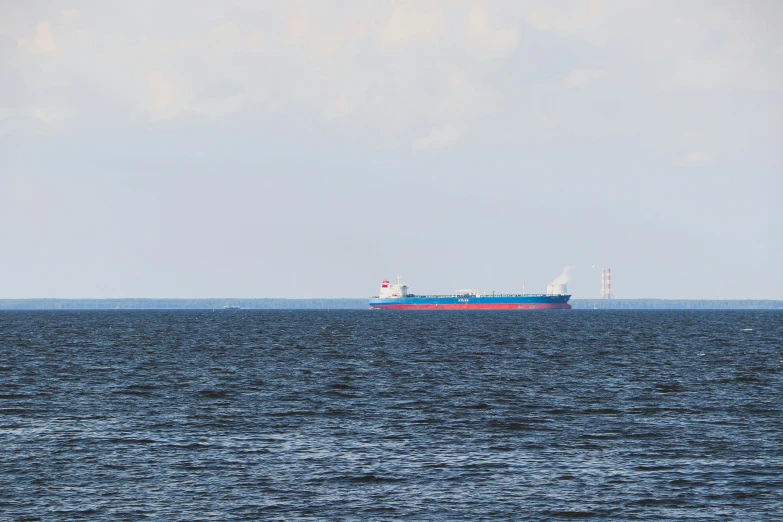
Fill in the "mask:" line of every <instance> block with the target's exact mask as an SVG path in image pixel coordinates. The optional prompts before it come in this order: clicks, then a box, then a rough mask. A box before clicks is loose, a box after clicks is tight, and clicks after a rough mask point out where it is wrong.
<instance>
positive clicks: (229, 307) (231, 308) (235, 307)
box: [223, 305, 242, 310]
mask: <svg viewBox="0 0 783 522" xmlns="http://www.w3.org/2000/svg"><path fill="white" fill-rule="evenodd" d="M241 309H242V307H241V306H233V305H226V306H224V307H223V310H241Z"/></svg>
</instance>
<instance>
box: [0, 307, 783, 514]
mask: <svg viewBox="0 0 783 522" xmlns="http://www.w3.org/2000/svg"><path fill="white" fill-rule="evenodd" d="M572 519H586V520H656V521H658V520H704V521H707V520H709V521H712V520H742V521H750V520H783V311H774V310H773V311H747V310H746V311H671V310H667V311H630V310H629V311H607V310H595V311H593V310H570V311H538V312H537V311H525V312H501V311H493V312H486V311H485V312H481V311H478V312H446V311H433V312H410V311H408V312H406V311H399V312H397V311H350V310H340V311H334V310H331V311H327V310H322V311H266V310H218V311H211V310H204V311H122V310H115V311H78V312H75V311H35V312H29V311H26V312H14V311H4V312H0V520H19V521H22V520H26V521H34V520H42V521H43V520H46V521H61V520H166V521H168V520H183V521H198V520H284V521H289V520H362V521H364V520H471V521H475V520H572Z"/></svg>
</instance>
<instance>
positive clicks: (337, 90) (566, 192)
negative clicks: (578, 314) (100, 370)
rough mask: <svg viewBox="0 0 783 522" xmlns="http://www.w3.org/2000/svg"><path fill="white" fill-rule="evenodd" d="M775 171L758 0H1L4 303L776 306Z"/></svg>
mask: <svg viewBox="0 0 783 522" xmlns="http://www.w3.org/2000/svg"><path fill="white" fill-rule="evenodd" d="M782 177H783V3H781V2H779V1H776V0H771V1H721V0H715V1H699V0H693V1H689V2H681V1H636V0H623V1H617V2H610V1H600V0H585V1H578V2H576V1H568V0H558V1H555V2H552V1H541V2H528V1H524V0H512V1H506V0H495V1H491V2H490V1H487V2H482V1H467V0H465V1H461V0H453V1H429V0H417V1H410V2H406V1H389V0H383V1H382V0H369V1H366V2H359V1H349V0H320V1H302V2H300V1H295V0H294V1H286V2H283V1H274V2H273V1H268V2H265V1H222V2H214V1H211V0H210V1H207V0H187V1H185V0H168V1H166V2H157V1H152V0H140V1H136V2H94V1H90V2H87V1H78V0H65V1H36V0H31V1H27V2H16V1H8V0H0V298H33V297H53V298H54V297H56V298H108V297H169V298H176V297H182V298H194V297H289V298H300V297H365V296H369V295H375V294H377V291H378V287H379V284H380V282H381V281H382V280H383V279H387V278H388V279H394V278H396V276H397V275H398V274H399V275H401V276H402V277H403V280H404V281H405V282H406V283H407V284H408V285H409V287H410V291H412V292H415V293H420V294H421V293H448V292H451V291H453V290H455V289H457V288H475V289H478V290H479V291H496V292H520V291H521V290H522V287H523V285H525V290H526V291H527V292H529V293H530V292H544V291H545V289H546V285H547V284H548V283H549V282H550V281H552V280H553V279H555V278H556V277H557V276H558V275H559V274H560V273H561V272H562V271H563V268H564V267H566V266H573V270H571V271H570V279H569V281H568V289H569V291H570V293H572V294H573V297H574V298H594V297H598V295H599V292H600V269H601V268H605V267H609V268H611V269H612V274H613V290H614V293H615V296H616V297H617V298H690V299H701V298H704V299H716V298H721V299H783V276H781V267H782V266H783V210H781V204H780V202H781V200H782V199H783V183H782V182H781V178H782ZM593 267H595V268H593Z"/></svg>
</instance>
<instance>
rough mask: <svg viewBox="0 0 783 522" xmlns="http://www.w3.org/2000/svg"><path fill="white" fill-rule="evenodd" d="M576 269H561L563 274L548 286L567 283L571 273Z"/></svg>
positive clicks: (570, 267)
mask: <svg viewBox="0 0 783 522" xmlns="http://www.w3.org/2000/svg"><path fill="white" fill-rule="evenodd" d="M574 268H576V267H575V266H574V265H571V266H567V267H565V268H563V273H562V274H560V275H559V276H557V277H556V278H555V279H554V280H553V281H552V282H551V283H549V284H550V285H564V284H566V283H567V282H568V278H569V277H571V271H572V270H573V269H574Z"/></svg>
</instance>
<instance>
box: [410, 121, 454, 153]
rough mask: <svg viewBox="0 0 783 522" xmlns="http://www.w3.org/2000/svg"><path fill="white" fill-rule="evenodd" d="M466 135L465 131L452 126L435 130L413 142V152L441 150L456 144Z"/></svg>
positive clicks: (447, 125)
mask: <svg viewBox="0 0 783 522" xmlns="http://www.w3.org/2000/svg"><path fill="white" fill-rule="evenodd" d="M464 134H465V130H464V129H461V128H458V127H455V126H454V125H451V124H446V125H443V126H442V127H438V128H434V129H432V130H431V131H430V133H429V134H427V135H426V136H424V137H422V138H419V139H417V140H416V141H414V142H413V150H415V151H427V150H439V149H444V148H446V147H449V146H451V145H453V144H455V143H456V142H457V141H459V140H460V138H462V137H463V135H464Z"/></svg>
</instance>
